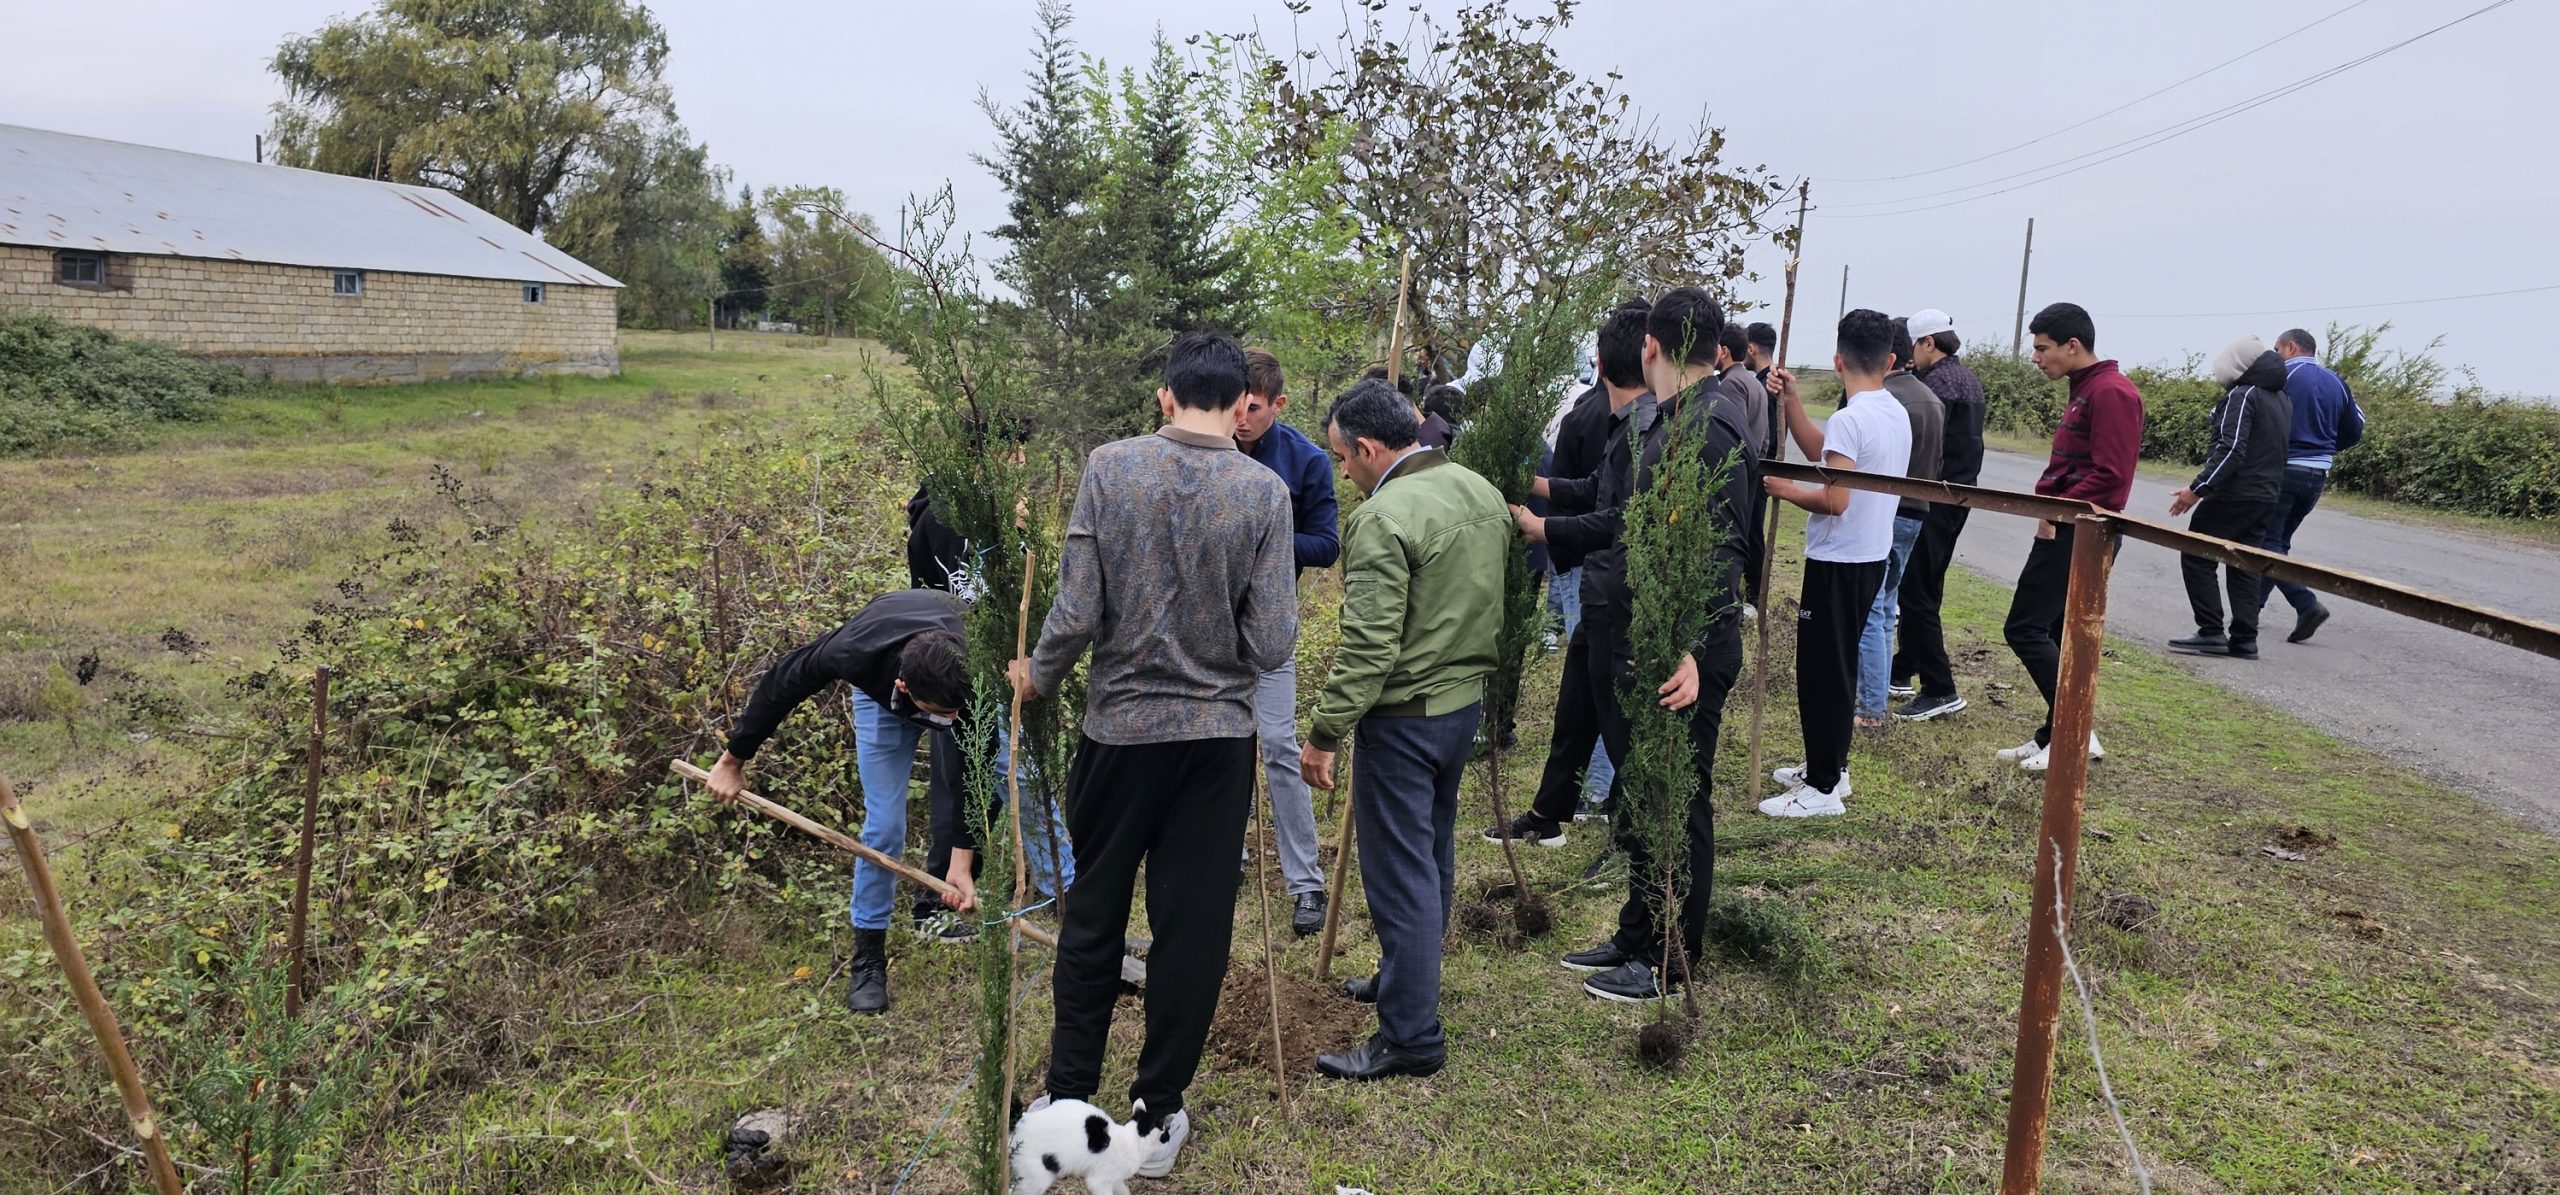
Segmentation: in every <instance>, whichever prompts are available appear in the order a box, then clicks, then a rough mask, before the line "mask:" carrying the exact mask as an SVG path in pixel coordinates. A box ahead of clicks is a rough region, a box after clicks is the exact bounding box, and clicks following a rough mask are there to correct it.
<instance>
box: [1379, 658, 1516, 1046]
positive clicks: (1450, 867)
mask: <svg viewBox="0 0 2560 1195" xmlns="http://www.w3.org/2000/svg"><path fill="white" fill-rule="evenodd" d="M1483 717H1484V705H1483V703H1481V702H1479V703H1477V704H1475V705H1471V706H1468V707H1467V708H1465V709H1462V710H1457V711H1454V712H1451V713H1446V714H1441V715H1439V716H1437V717H1429V718H1378V717H1368V718H1362V719H1360V726H1359V729H1357V730H1355V731H1353V732H1352V739H1351V741H1352V748H1353V749H1352V752H1351V816H1352V820H1353V821H1354V822H1355V823H1356V824H1357V825H1358V827H1359V832H1358V834H1357V838H1358V841H1359V845H1360V886H1361V888H1362V889H1363V890H1364V891H1365V892H1366V893H1367V894H1368V897H1369V923H1370V925H1371V926H1372V927H1373V928H1375V929H1376V930H1377V933H1378V1036H1379V1037H1381V1038H1384V1039H1385V1040H1386V1043H1387V1044H1388V1045H1391V1046H1396V1047H1398V1048H1401V1049H1406V1050H1411V1051H1413V1052H1415V1053H1418V1054H1437V1053H1440V1052H1441V1051H1442V1050H1444V1049H1446V1048H1448V1038H1447V1035H1446V1034H1445V1033H1444V1032H1443V1031H1442V1030H1441V1027H1440V943H1441V939H1442V938H1443V937H1445V936H1446V935H1447V934H1448V932H1449V903H1450V901H1451V900H1452V899H1453V898H1454V897H1455V896H1456V894H1457V893H1456V887H1457V878H1458V863H1457V850H1456V844H1457V828H1458V779H1459V777H1461V776H1463V775H1464V774H1465V773H1466V768H1467V760H1468V759H1469V758H1470V757H1472V756H1473V755H1474V754H1475V736H1476V724H1477V723H1478V722H1479V721H1480V720H1481V719H1482V718H1483Z"/></svg>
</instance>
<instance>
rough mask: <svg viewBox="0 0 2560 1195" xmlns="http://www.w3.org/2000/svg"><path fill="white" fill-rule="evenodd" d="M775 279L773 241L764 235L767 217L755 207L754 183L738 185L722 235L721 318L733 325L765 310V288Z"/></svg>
mask: <svg viewBox="0 0 2560 1195" xmlns="http://www.w3.org/2000/svg"><path fill="white" fill-rule="evenodd" d="M772 283H773V245H772V243H771V242H769V241H767V240H766V239H765V235H764V218H763V215H762V213H761V212H759V211H758V210H757V208H756V193H755V189H754V188H752V187H746V186H741V187H739V188H738V206H737V207H736V208H734V209H732V210H731V211H730V213H729V229H728V232H727V233H726V234H724V235H723V236H722V237H721V238H720V289H721V290H723V291H725V292H727V293H726V294H724V295H722V296H721V298H720V303H719V313H720V318H721V319H722V320H724V321H726V322H728V323H729V324H730V325H731V326H732V327H734V326H736V325H737V324H738V323H739V322H740V317H741V316H742V315H743V314H744V313H746V312H750V311H762V310H764V305H765V293H764V292H765V288H766V287H767V286H770V285H772Z"/></svg>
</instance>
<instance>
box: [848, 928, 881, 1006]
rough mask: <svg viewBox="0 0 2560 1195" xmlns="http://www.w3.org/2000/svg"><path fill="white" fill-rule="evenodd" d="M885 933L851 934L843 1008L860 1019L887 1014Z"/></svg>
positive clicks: (874, 930) (870, 931)
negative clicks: (849, 972)
mask: <svg viewBox="0 0 2560 1195" xmlns="http://www.w3.org/2000/svg"><path fill="white" fill-rule="evenodd" d="M885 933H886V931H883V930H876V929H857V930H855V931H853V966H852V967H851V972H852V974H851V975H850V976H848V977H847V979H846V982H845V990H844V1006H845V1007H846V1008H847V1009H850V1010H852V1011H853V1012H857V1013H860V1014H862V1015H864V1016H877V1015H879V1014H881V1013H884V1012H887V1011H889V954H888V946H887V943H886V942H884V941H883V940H882V939H883V937H884V935H885Z"/></svg>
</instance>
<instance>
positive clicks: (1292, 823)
mask: <svg viewBox="0 0 2560 1195" xmlns="http://www.w3.org/2000/svg"><path fill="white" fill-rule="evenodd" d="M1253 714H1254V720H1255V721H1257V722H1259V723H1261V724H1262V767H1263V770H1264V772H1266V773H1267V774H1268V775H1269V777H1270V785H1271V833H1272V836H1273V837H1275V838H1277V839H1279V841H1280V874H1281V876H1282V877H1283V878H1285V879H1287V880H1288V881H1289V895H1291V896H1296V895H1298V894H1300V893H1304V892H1322V891H1324V871H1323V870H1322V869H1321V868H1319V867H1317V866H1316V805H1315V797H1314V795H1313V794H1311V793H1309V792H1308V791H1307V780H1306V777H1304V776H1302V775H1299V773H1298V661H1297V660H1296V659H1295V658H1292V659H1291V660H1290V661H1289V662H1288V663H1286V664H1282V665H1281V666H1279V667H1277V668H1274V669H1272V670H1271V671H1269V672H1266V673H1263V674H1262V679H1261V680H1260V681H1258V682H1256V683H1255V685H1254V686H1253Z"/></svg>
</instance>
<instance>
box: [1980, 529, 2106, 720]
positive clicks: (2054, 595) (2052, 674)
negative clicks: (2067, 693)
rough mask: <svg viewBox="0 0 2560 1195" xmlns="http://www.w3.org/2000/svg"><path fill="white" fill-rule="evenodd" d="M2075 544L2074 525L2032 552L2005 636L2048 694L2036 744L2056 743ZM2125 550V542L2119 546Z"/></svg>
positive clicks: (2031, 676)
mask: <svg viewBox="0 0 2560 1195" xmlns="http://www.w3.org/2000/svg"><path fill="white" fill-rule="evenodd" d="M2071 539H2072V529H2071V528H2070V527H2069V526H2068V525H2064V526H2057V527H2055V528H2054V529H2053V538H2051V539H2039V540H2037V541H2036V542H2035V544H2034V545H2033V546H2031V547H2029V548H2028V549H2027V564H2026V567H2024V568H2022V569H2019V570H2018V591H2017V594H2016V595H2015V596H2013V597H2011V598H2010V599H2009V622H2008V625H2007V626H2004V627H2002V628H2001V633H2002V634H2003V635H2004V636H2006V637H2007V639H2008V640H2009V650H2010V651H2013V652H2016V653H2018V662H2019V663H2020V664H2023V665H2025V666H2026V669H2027V677H2028V679H2030V680H2033V681H2035V682H2036V692H2038V693H2041V694H2043V695H2044V725H2042V726H2039V727H2037V728H2036V742H2037V743H2039V744H2049V743H2051V742H2053V691H2054V689H2056V688H2057V687H2059V686H2060V685H2061V683H2062V609H2063V607H2064V605H2066V604H2067V603H2068V602H2069V601H2070V598H2071ZM2115 550H2116V551H2119V552H2120V551H2123V550H2124V541H2123V540H2121V539H2119V540H2117V541H2116V543H2115Z"/></svg>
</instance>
